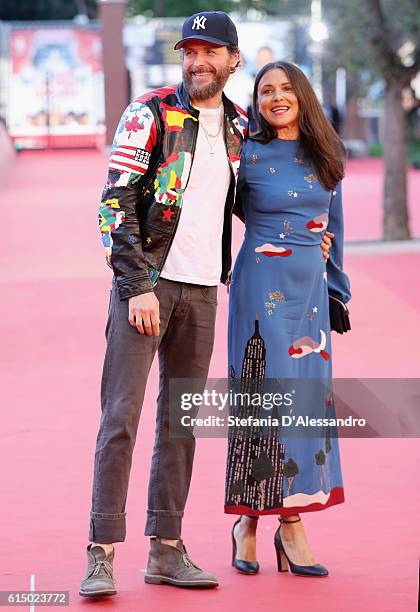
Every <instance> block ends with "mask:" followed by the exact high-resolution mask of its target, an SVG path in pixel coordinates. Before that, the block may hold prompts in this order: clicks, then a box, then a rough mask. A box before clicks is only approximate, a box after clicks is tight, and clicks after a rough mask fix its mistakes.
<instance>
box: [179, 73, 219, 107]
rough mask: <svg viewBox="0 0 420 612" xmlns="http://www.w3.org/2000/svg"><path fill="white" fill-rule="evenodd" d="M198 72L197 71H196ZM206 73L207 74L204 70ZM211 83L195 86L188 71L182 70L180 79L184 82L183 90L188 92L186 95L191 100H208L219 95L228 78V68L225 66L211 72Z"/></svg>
mask: <svg viewBox="0 0 420 612" xmlns="http://www.w3.org/2000/svg"><path fill="white" fill-rule="evenodd" d="M197 72H199V71H197ZM206 72H209V71H208V70H206ZM212 72H213V75H214V76H213V81H212V82H211V83H209V84H208V85H201V86H200V85H199V84H198V85H195V84H194V83H193V77H192V74H191V72H190V71H187V70H183V71H182V78H183V81H184V85H185V88H186V90H187V92H188V95H189V96H190V98H191V99H192V100H200V101H204V100H208V99H209V98H213V97H214V96H215V95H217V94H218V93H220V92H221V91H222V90H223V87H224V86H225V84H226V81H227V80H228V78H229V76H230V68H229V66H228V65H226V66H225V67H224V68H221V69H220V70H219V71H217V70H213V71H212Z"/></svg>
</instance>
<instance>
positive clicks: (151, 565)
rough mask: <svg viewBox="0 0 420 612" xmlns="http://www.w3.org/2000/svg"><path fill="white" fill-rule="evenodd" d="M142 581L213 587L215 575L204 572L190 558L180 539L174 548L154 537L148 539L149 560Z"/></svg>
mask: <svg viewBox="0 0 420 612" xmlns="http://www.w3.org/2000/svg"><path fill="white" fill-rule="evenodd" d="M144 581H145V582H148V583H149V584H171V585H172V586H178V587H196V588H197V587H198V588H208V589H209V588H210V589H211V588H213V587H217V586H218V584H219V583H218V581H217V578H216V577H215V576H212V575H211V574H208V573H207V572H204V571H203V570H202V569H201V568H200V567H198V565H196V564H195V563H194V561H192V560H191V559H190V557H189V556H188V554H187V551H186V549H185V546H184V544H183V543H182V540H178V542H177V546H176V548H175V547H174V546H170V545H169V544H163V543H162V542H160V541H159V540H157V539H156V538H151V540H150V553H149V561H148V564H147V570H146V575H145V577H144Z"/></svg>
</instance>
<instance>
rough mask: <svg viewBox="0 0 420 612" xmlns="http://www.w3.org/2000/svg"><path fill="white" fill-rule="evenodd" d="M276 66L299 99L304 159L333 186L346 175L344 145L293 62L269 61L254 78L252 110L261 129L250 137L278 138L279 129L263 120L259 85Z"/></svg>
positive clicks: (263, 140) (310, 87) (301, 143)
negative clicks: (259, 101) (259, 105)
mask: <svg viewBox="0 0 420 612" xmlns="http://www.w3.org/2000/svg"><path fill="white" fill-rule="evenodd" d="M273 68H280V69H281V70H284V72H285V73H286V74H287V76H288V78H289V81H290V83H291V85H292V87H293V91H294V93H295V94H296V97H297V99H298V102H299V118H298V120H299V130H300V146H301V149H302V154H303V156H304V158H305V159H306V160H307V161H308V162H310V163H311V164H312V166H313V167H314V169H315V171H316V174H317V176H318V180H319V181H320V183H322V185H323V186H324V187H325V188H326V189H333V188H334V187H335V186H336V185H337V183H338V182H339V181H340V180H341V179H342V178H343V176H344V158H345V149H344V145H343V143H342V141H341V139H340V137H339V136H338V134H337V133H336V131H335V130H334V128H333V127H332V125H331V123H330V122H329V121H328V119H327V117H326V116H325V114H324V111H323V110H322V106H321V104H320V103H319V101H318V98H317V97H316V94H315V91H314V90H313V87H312V85H311V84H310V82H309V80H308V79H307V77H306V75H305V74H304V73H303V72H302V70H301V69H300V68H299V67H298V66H296V65H295V64H292V63H290V62H271V63H270V64H266V65H265V66H264V67H263V68H261V70H260V71H259V73H258V74H257V76H256V78H255V85H254V93H253V97H252V111H253V114H254V118H255V121H256V123H257V126H258V131H257V132H255V133H253V134H251V138H253V139H254V140H258V141H259V142H262V143H264V144H266V143H267V142H270V140H273V139H274V138H277V132H276V130H275V128H273V127H272V126H271V125H270V124H269V123H268V121H266V120H265V119H264V117H263V116H262V115H261V113H260V112H259V109H258V85H259V83H260V81H261V79H262V77H263V76H264V75H265V74H266V73H267V72H268V71H269V70H273Z"/></svg>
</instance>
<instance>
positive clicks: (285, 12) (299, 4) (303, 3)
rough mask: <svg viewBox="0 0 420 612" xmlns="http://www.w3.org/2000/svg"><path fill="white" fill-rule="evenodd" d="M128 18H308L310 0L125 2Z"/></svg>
mask: <svg viewBox="0 0 420 612" xmlns="http://www.w3.org/2000/svg"><path fill="white" fill-rule="evenodd" d="M128 2H129V11H130V14H131V15H144V14H146V15H147V16H153V17H187V16H188V15H193V14H194V13H199V12H200V11H225V12H226V13H232V12H235V13H243V14H244V13H246V12H247V11H248V10H249V9H255V10H256V11H258V12H259V13H261V14H262V15H277V16H282V17H295V16H296V15H298V14H306V15H307V14H309V10H310V9H309V5H310V2H309V0H128Z"/></svg>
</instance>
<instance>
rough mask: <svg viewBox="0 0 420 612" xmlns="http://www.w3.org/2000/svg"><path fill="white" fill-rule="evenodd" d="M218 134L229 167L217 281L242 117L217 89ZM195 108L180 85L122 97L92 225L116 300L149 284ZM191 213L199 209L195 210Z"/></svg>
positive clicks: (177, 197)
mask: <svg viewBox="0 0 420 612" xmlns="http://www.w3.org/2000/svg"><path fill="white" fill-rule="evenodd" d="M223 105H224V110H225V115H224V138H225V143H226V150H227V155H228V160H229V163H230V167H231V182H230V187H229V190H228V195H227V198H226V203H225V216H224V226H223V235H222V236H221V240H222V276H221V279H220V280H221V282H222V283H227V282H229V277H230V268H231V261H232V260H231V224H232V212H233V208H234V202H235V191H236V181H237V176H238V169H239V162H240V157H241V150H242V143H243V140H244V137H245V135H246V131H247V125H248V120H247V117H246V114H245V113H244V111H242V109H240V108H239V107H238V106H236V105H235V104H234V103H233V102H231V101H230V100H229V99H228V98H226V96H225V95H223ZM198 117H199V111H198V110H196V109H194V108H191V106H190V103H189V97H188V94H187V92H186V90H185V87H184V85H183V84H182V83H181V84H179V85H171V86H169V87H164V88H162V89H157V90H154V91H152V92H150V93H148V94H146V95H144V96H141V97H140V98H137V99H136V100H135V101H134V102H133V103H132V104H130V105H129V106H128V107H127V109H126V110H125V112H124V113H123V116H122V118H121V120H120V123H119V125H118V128H117V131H116V134H115V139H114V142H113V146H112V151H111V156H110V161H109V166H108V181H107V184H106V185H105V188H104V190H103V194H102V201H101V205H100V210H99V226H100V231H101V235H102V241H103V244H104V246H105V251H106V256H107V261H108V264H109V265H110V266H111V267H112V269H113V271H114V275H115V279H116V283H117V286H118V292H119V296H120V299H122V300H124V299H128V298H130V297H132V296H135V295H140V294H142V293H147V292H149V291H152V290H153V287H154V286H155V284H156V282H157V279H158V278H159V274H160V272H161V270H162V268H163V265H164V263H165V260H166V257H167V255H168V252H169V249H170V247H171V244H172V241H173V239H174V236H175V232H176V229H177V225H178V221H179V216H180V214H181V209H182V198H183V193H184V191H185V189H186V187H187V185H188V179H189V176H190V170H191V165H192V162H193V159H194V152H195V146H196V140H197V132H198ZM197 214H199V211H198V212H197Z"/></svg>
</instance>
